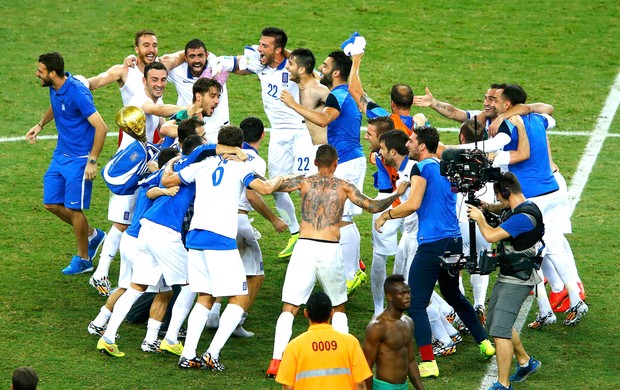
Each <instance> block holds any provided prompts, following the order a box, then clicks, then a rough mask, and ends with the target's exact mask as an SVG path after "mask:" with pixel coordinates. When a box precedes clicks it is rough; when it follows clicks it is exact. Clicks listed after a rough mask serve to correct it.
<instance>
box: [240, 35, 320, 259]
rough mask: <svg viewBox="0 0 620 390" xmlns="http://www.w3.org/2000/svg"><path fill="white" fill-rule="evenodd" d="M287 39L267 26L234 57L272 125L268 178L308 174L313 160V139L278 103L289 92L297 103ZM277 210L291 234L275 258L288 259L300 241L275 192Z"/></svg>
mask: <svg viewBox="0 0 620 390" xmlns="http://www.w3.org/2000/svg"><path fill="white" fill-rule="evenodd" d="M287 41H288V37H287V35H286V33H285V32H284V30H282V29H280V28H277V27H266V28H264V29H263V31H262V32H261V37H260V40H259V43H258V45H254V46H246V48H245V51H244V55H243V56H237V57H235V59H236V65H235V73H236V74H241V75H247V74H256V75H257V76H258V78H259V80H260V82H261V90H262V98H263V107H264V109H265V114H266V115H267V118H268V119H269V123H270V124H271V133H270V136H269V149H268V155H267V164H268V167H267V170H268V171H269V176H270V177H275V176H277V175H289V174H292V173H295V174H297V173H299V174H306V173H308V172H309V171H310V169H311V166H312V161H313V158H314V148H313V146H312V139H311V138H310V134H309V133H308V129H307V127H306V124H305V123H304V118H302V117H301V116H300V115H299V114H297V113H296V112H295V111H293V110H291V109H290V108H289V107H287V106H286V105H284V103H282V101H281V100H280V96H281V94H282V93H289V95H290V96H292V97H293V99H295V100H296V101H299V86H298V85H297V83H296V82H294V81H292V80H290V73H289V72H288V70H287V69H286V65H287V62H288V60H287V59H286V57H285V55H284V51H285V47H286V43H287ZM274 199H275V201H276V210H277V211H278V213H279V214H280V216H281V217H282V219H284V221H285V222H286V223H287V225H288V227H289V231H290V232H291V237H290V239H289V241H288V243H287V245H286V247H285V248H284V249H283V250H282V251H281V252H280V253H279V254H278V257H280V258H285V257H289V256H290V255H291V254H292V253H293V248H294V247H295V243H296V242H297V239H298V238H299V222H298V221H297V216H296V214H295V205H294V204H293V201H292V200H291V197H290V196H289V195H288V194H286V193H280V192H277V193H274Z"/></svg>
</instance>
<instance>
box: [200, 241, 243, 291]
mask: <svg viewBox="0 0 620 390" xmlns="http://www.w3.org/2000/svg"><path fill="white" fill-rule="evenodd" d="M188 270H189V288H190V290H191V292H197V293H206V294H209V295H211V296H214V297H234V296H237V295H247V293H248V282H247V279H246V278H245V270H244V269H243V262H242V261H241V256H239V251H238V250H237V249H232V250H218V251H214V250H208V249H205V250H196V249H190V250H189V255H188Z"/></svg>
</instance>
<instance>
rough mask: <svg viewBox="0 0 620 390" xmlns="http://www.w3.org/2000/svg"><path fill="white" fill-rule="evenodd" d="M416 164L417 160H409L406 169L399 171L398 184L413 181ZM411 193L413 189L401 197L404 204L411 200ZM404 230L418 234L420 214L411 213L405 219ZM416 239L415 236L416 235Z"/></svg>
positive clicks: (409, 189)
mask: <svg viewBox="0 0 620 390" xmlns="http://www.w3.org/2000/svg"><path fill="white" fill-rule="evenodd" d="M415 164H416V161H415V160H409V159H407V164H406V165H405V167H404V168H403V169H401V170H399V171H398V183H400V182H401V181H411V169H412V168H413V166H414V165H415ZM410 193H411V187H409V188H407V191H405V193H404V194H402V195H401V196H400V201H401V202H402V203H404V202H406V201H407V199H409V194H410ZM403 230H404V231H406V232H407V233H414V232H415V233H417V231H418V213H411V214H410V215H408V216H406V217H405V220H404V222H403ZM414 237H415V235H414Z"/></svg>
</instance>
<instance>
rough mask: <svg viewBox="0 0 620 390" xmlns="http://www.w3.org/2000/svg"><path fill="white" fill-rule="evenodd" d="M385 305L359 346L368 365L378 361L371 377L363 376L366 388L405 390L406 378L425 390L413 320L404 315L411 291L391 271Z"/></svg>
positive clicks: (387, 282) (386, 287)
mask: <svg viewBox="0 0 620 390" xmlns="http://www.w3.org/2000/svg"><path fill="white" fill-rule="evenodd" d="M383 290H384V291H385V297H386V298H387V308H386V309H385V310H384V311H383V312H382V313H381V314H379V316H377V318H375V319H373V320H372V321H370V323H369V324H368V326H367V327H366V339H365V340H364V345H363V347H362V349H363V350H364V355H365V356H366V361H367V362H368V366H369V367H370V368H371V369H372V367H373V366H374V365H375V363H376V364H377V369H376V373H375V375H374V377H370V378H368V379H366V388H367V389H373V388H374V389H375V390H377V389H408V387H407V377H409V380H410V381H411V383H412V384H413V387H415V388H416V389H418V390H420V389H424V385H423V384H422V379H421V378H420V371H419V370H418V365H417V363H416V361H415V348H414V346H413V321H412V320H411V318H409V317H407V316H404V315H403V312H404V311H405V310H407V309H408V308H409V304H410V302H411V290H410V289H409V286H408V285H407V283H405V278H404V277H403V276H402V275H398V274H394V275H390V276H388V277H387V278H386V279H385V283H384V284H383Z"/></svg>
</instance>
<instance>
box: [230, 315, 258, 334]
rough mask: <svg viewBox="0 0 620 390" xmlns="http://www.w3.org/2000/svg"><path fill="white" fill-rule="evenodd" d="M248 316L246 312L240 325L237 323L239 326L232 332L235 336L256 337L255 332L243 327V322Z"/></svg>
mask: <svg viewBox="0 0 620 390" xmlns="http://www.w3.org/2000/svg"><path fill="white" fill-rule="evenodd" d="M246 318H248V313H247V312H244V313H243V315H242V316H241V320H240V321H239V325H237V327H236V328H235V330H234V331H233V333H232V334H233V335H234V336H237V337H245V338H248V337H254V332H249V331H247V330H245V329H244V328H243V323H244V322H245V319H246Z"/></svg>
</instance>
